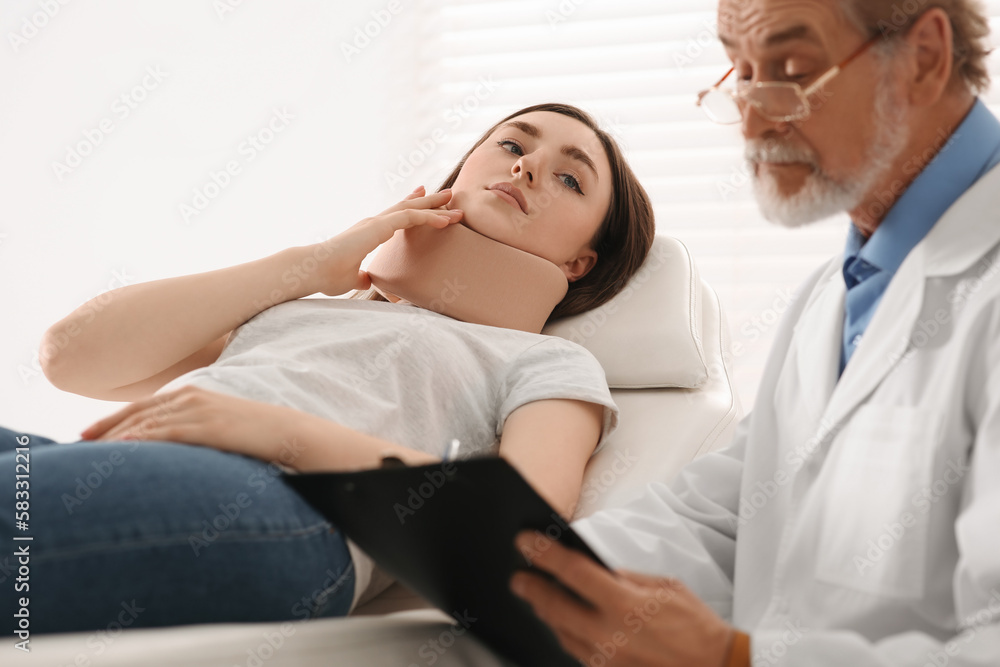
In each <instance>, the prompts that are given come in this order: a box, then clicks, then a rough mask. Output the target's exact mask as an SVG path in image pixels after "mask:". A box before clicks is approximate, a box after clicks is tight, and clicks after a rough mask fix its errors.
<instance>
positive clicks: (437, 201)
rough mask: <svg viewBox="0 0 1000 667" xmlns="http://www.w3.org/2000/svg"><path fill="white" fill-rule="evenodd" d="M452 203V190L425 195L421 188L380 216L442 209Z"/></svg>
mask: <svg viewBox="0 0 1000 667" xmlns="http://www.w3.org/2000/svg"><path fill="white" fill-rule="evenodd" d="M449 201H451V190H442V191H441V192H432V193H431V194H429V195H428V194H425V191H424V189H423V186H420V187H419V188H417V189H416V190H414V191H413V192H411V193H410V194H408V195H407V196H406V198H405V199H403V201H401V202H399V203H398V204H396V205H395V206H390V207H389V208H387V209H386V210H384V211H382V213H380V214H379V215H388V214H390V213H395V212H397V211H404V210H406V209H429V208H441V207H442V206H444V205H445V204H447V203H448V202H449Z"/></svg>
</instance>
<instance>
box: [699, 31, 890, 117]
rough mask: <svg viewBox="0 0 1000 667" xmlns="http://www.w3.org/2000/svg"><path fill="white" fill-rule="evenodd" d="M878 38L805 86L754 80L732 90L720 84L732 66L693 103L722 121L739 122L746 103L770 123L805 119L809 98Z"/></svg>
mask: <svg viewBox="0 0 1000 667" xmlns="http://www.w3.org/2000/svg"><path fill="white" fill-rule="evenodd" d="M881 38H882V35H881V34H879V35H876V36H875V37H873V38H871V39H870V40H868V41H867V42H865V43H864V44H862V45H861V47H860V48H859V49H858V50H857V51H855V52H854V53H852V54H851V55H849V56H848V57H847V59H846V60H844V62H842V63H840V64H839V65H835V66H833V67H831V68H830V69H829V70H827V71H826V73H825V74H823V76H821V77H820V78H818V79H816V82H815V83H813V84H812V85H811V86H809V87H808V88H806V89H805V90H803V89H802V86H800V85H799V84H797V83H794V82H792V81H758V82H757V83H752V84H748V85H747V84H742V82H738V83H737V84H736V90H733V89H732V88H721V87H720V86H722V83H723V82H724V81H725V80H726V79H728V78H729V76H730V75H731V74H732V73H733V72H734V71H736V68H735V67H733V68H731V69H730V70H729V71H728V72H726V75H725V76H724V77H722V78H721V79H719V82H718V83H716V84H715V85H714V86H712V87H711V88H709V89H708V90H703V91H701V92H700V93H698V102H697V104H698V106H700V107H701V108H702V109H704V110H705V113H706V114H707V115H708V117H709V118H710V119H712V120H713V121H715V122H716V123H721V124H722V125H735V124H736V123H739V122H741V121H742V120H743V105H744V104H750V105H751V106H752V107H753V108H754V110H755V111H756V112H757V113H758V114H759V115H760V116H761V117H763V118H765V119H767V120H769V121H771V122H772V123H791V122H795V121H802V120H805V119H806V118H808V117H809V114H811V113H812V111H813V106H812V104H811V103H810V102H809V98H811V97H812V96H813V95H815V94H816V93H817V92H819V90H820V89H821V88H822V87H823V86H825V85H826V84H828V83H830V81H831V80H832V79H833V77H835V76H837V75H838V74H840V72H841V71H842V70H843V69H844V68H845V67H847V66H848V65H849V64H850V62H851V61H852V60H854V59H855V58H857V57H858V56H860V55H861V54H862V53H864V52H865V51H867V50H868V49H870V48H871V47H872V45H873V44H875V42H877V41H878V40H880V39H881Z"/></svg>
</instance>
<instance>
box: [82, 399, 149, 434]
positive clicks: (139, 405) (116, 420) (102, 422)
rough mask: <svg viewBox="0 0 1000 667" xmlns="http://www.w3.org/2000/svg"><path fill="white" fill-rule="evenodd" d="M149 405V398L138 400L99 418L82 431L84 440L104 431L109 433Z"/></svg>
mask: <svg viewBox="0 0 1000 667" xmlns="http://www.w3.org/2000/svg"><path fill="white" fill-rule="evenodd" d="M148 406H149V402H148V399H147V400H145V401H136V402H135V403H130V404H128V405H126V406H125V407H124V408H122V409H121V410H119V411H118V412H114V413H112V414H110V415H108V416H107V417H104V418H102V419H99V420H97V421H96V422H94V423H93V424H91V425H90V426H88V427H87V428H85V429H84V430H83V431H82V432H81V433H80V435H81V437H82V438H83V439H84V440H93V439H96V438H98V437H100V436H101V435H103V434H104V433H107V432H108V431H109V430H110V429H113V428H114V427H115V426H116V425H118V424H120V423H122V422H123V421H125V420H126V419H128V418H129V417H131V416H132V415H134V414H136V413H137V412H141V411H143V410H145V409H146V408H147V407H148Z"/></svg>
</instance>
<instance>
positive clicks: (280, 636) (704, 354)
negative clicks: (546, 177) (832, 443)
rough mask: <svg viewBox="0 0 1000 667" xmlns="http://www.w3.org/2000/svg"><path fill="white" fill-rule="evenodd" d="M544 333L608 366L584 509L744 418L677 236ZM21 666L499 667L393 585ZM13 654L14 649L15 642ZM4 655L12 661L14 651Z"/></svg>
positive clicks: (614, 496)
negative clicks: (607, 434) (606, 415)
mask: <svg viewBox="0 0 1000 667" xmlns="http://www.w3.org/2000/svg"><path fill="white" fill-rule="evenodd" d="M543 333H545V334H550V335H554V336H561V337H564V338H567V339H569V340H572V341H574V342H577V343H579V344H581V345H583V346H584V347H586V348H588V349H589V350H590V351H591V352H592V353H593V354H594V355H595V356H596V357H597V359H598V360H599V361H600V362H601V364H602V365H603V367H604V369H605V371H606V374H607V378H608V384H609V386H610V387H611V389H612V395H613V397H614V399H615V402H616V403H617V404H618V406H619V408H620V409H621V421H620V426H619V429H618V430H617V431H616V432H615V433H614V434H613V435H612V436H611V438H610V439H609V440H608V442H607V443H606V444H605V446H604V448H603V449H602V450H601V451H600V452H599V453H598V454H597V455H595V456H594V457H593V458H592V459H591V461H590V463H589V465H588V467H587V470H586V476H585V478H584V485H583V491H582V493H581V503H580V506H579V508H578V511H577V513H576V515H575V516H576V518H580V517H583V516H586V515H589V514H591V513H592V512H594V511H597V510H599V509H602V508H608V507H617V506H620V505H623V504H625V503H627V502H628V501H629V500H631V499H633V498H635V497H636V496H638V495H639V494H640V493H641V492H642V490H643V489H644V487H645V486H646V485H647V484H648V483H650V482H665V481H669V480H670V479H671V478H672V477H673V476H674V475H675V473H676V472H677V471H678V470H679V469H680V467H682V466H683V465H684V464H685V463H687V462H688V461H690V460H692V459H694V458H695V457H697V456H699V455H701V454H704V453H706V452H708V451H712V450H715V449H719V448H721V447H723V446H724V445H726V444H727V443H728V441H729V439H730V438H731V436H732V433H733V430H734V428H735V426H736V422H737V421H738V419H739V418H740V417H741V416H742V414H741V407H740V404H739V400H738V398H737V396H736V394H735V392H734V390H733V386H732V382H731V360H730V358H729V356H728V352H729V342H728V330H727V325H726V320H725V316H724V314H723V312H722V309H721V307H720V304H719V300H718V297H717V296H716V294H715V292H714V291H713V290H712V288H711V287H710V286H709V285H708V284H706V283H705V282H704V281H703V280H702V279H701V278H700V276H699V274H698V271H697V268H696V267H695V265H694V263H693V262H692V260H691V256H690V253H689V252H688V250H687V248H685V247H684V245H683V244H682V243H680V242H679V241H677V240H676V239H673V238H670V237H666V236H657V237H656V241H655V243H654V245H653V250H652V252H651V253H650V256H649V258H648V259H647V261H646V263H645V264H644V265H643V267H642V269H640V271H639V272H638V273H637V274H636V276H635V277H634V278H633V280H632V281H631V282H630V284H629V286H628V287H627V288H626V289H625V290H624V291H623V292H622V293H621V294H619V295H618V296H617V297H615V299H614V300H612V301H611V302H609V303H608V304H605V306H603V307H601V308H599V309H596V310H594V311H590V312H588V313H584V314H582V315H578V316H575V317H572V318H567V319H564V320H562V321H559V322H556V323H554V324H551V325H549V326H548V327H547V328H546V329H545V330H544V331H543ZM31 648H32V651H31V653H30V654H21V655H15V656H12V663H13V664H25V665H45V666H46V667H62V666H68V665H74V666H76V665H80V666H81V667H89V666H96V667H112V666H114V667H126V666H128V667H133V666H136V665H171V666H173V665H176V666H177V667H182V666H183V667H192V666H202V665H204V666H209V665H212V666H216V665H220V666H225V667H230V666H233V665H241V666H245V667H263V666H266V667H284V666H288V667H291V666H294V667H321V666H323V667H325V666H327V665H331V666H332V665H336V666H337V667H348V666H350V667H353V666H358V667H362V666H363V667H379V666H383V665H384V666H387V667H388V666H393V667H423V666H425V665H427V666H429V665H436V666H437V667H447V666H450V665H482V666H499V665H508V664H509V663H507V662H505V661H503V660H501V659H499V658H497V657H496V656H495V655H494V654H493V653H491V652H490V651H489V650H488V649H486V648H485V647H484V646H483V645H482V644H481V643H480V642H478V641H477V640H476V639H475V638H474V637H471V636H470V635H469V633H467V632H465V630H464V627H463V626H462V625H461V624H459V623H456V622H455V621H454V619H452V618H450V617H449V616H447V615H445V614H444V613H443V612H439V611H437V610H435V609H432V608H430V607H428V605H427V604H426V603H425V602H424V601H423V600H422V599H420V598H419V597H417V596H416V595H414V594H412V593H410V592H409V591H408V590H407V589H406V588H405V587H403V586H402V585H401V584H398V583H396V584H393V585H392V586H390V587H389V588H388V589H386V590H385V591H383V592H382V593H381V594H380V595H378V596H377V597H375V598H374V599H372V600H370V601H369V602H367V603H366V604H364V605H362V606H361V607H359V608H358V609H357V610H355V612H354V614H353V615H352V616H351V617H348V618H344V619H316V620H307V621H298V620H295V621H290V622H287V623H231V624H230V623H220V624H205V625H191V626H178V627H171V628H155V629H131V630H125V631H121V632H119V633H117V634H110V633H105V632H97V633H73V634H64V635H38V636H36V637H33V638H32V640H31ZM7 653H8V655H9V654H10V653H19V652H17V651H9V652H7ZM3 663H4V664H11V663H9V662H7V660H6V659H5V660H4V661H3Z"/></svg>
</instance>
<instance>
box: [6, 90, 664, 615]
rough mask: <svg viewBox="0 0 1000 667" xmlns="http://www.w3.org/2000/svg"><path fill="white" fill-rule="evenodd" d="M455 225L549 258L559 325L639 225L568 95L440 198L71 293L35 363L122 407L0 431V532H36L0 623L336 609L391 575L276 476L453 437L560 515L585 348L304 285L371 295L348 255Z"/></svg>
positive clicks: (55, 379) (597, 438) (519, 117)
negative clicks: (227, 262) (316, 237)
mask: <svg viewBox="0 0 1000 667" xmlns="http://www.w3.org/2000/svg"><path fill="white" fill-rule="evenodd" d="M460 222H461V223H462V224H465V225H467V226H468V227H470V228H472V229H474V230H475V231H477V232H479V233H480V234H482V235H483V236H486V237H489V238H490V239H493V240H495V241H498V242H500V243H502V244H505V245H507V246H512V247H514V248H517V249H519V250H522V251H525V252H527V253H530V254H531V255H533V256H536V257H540V258H544V259H545V260H547V261H549V262H551V263H552V264H554V265H555V266H557V267H558V268H559V270H560V271H561V272H562V273H563V275H564V276H565V278H566V280H567V281H568V282H569V285H570V287H569V291H568V292H567V294H566V297H565V298H564V299H563V300H562V301H561V302H560V303H559V304H558V305H557V306H556V307H555V309H554V310H553V311H552V315H551V317H552V318H555V317H562V316H565V315H570V314H574V313H579V312H583V311H586V310H588V309H590V308H593V307H595V306H598V305H600V304H602V303H604V302H606V301H607V300H608V299H610V298H611V297H612V296H614V294H616V293H617V292H618V291H619V290H620V289H621V288H622V287H624V285H625V283H626V282H627V281H628V279H629V278H630V277H631V276H632V275H633V274H634V272H635V271H636V270H637V269H638V268H639V266H640V265H641V263H642V261H643V259H644V258H645V256H646V253H647V251H648V250H649V247H650V245H651V243H652V237H653V216H652V210H651V206H650V204H649V200H648V198H647V196H646V193H645V192H644V190H643V189H642V187H641V186H640V185H639V183H638V182H637V180H636V179H635V177H634V175H633V173H632V172H631V170H630V169H629V167H628V165H627V164H626V163H625V161H624V159H623V158H622V155H621V153H620V151H619V149H618V147H617V145H616V144H615V142H614V141H613V140H612V139H611V138H610V137H609V136H608V135H607V134H606V133H604V132H603V131H601V130H600V129H599V128H598V127H597V125H596V124H595V123H594V121H593V120H592V119H591V118H590V117H589V116H587V115H586V114H584V113H583V112H582V111H580V110H578V109H575V108H573V107H569V106H565V105H555V104H549V105H539V106H535V107H529V108H527V109H523V110H521V111H519V112H517V113H515V114H512V115H511V116H509V117H508V118H505V119H504V120H503V121H501V122H500V123H498V124H497V125H496V126H494V127H493V128H491V129H490V130H489V131H488V132H487V133H486V134H485V135H484V136H483V137H482V138H481V139H480V140H479V141H478V142H477V143H476V145H475V146H473V148H472V149H471V150H470V151H469V152H468V153H467V154H466V156H465V157H464V158H463V159H462V161H461V162H460V163H459V165H458V166H457V167H456V169H455V171H454V173H452V174H451V176H450V177H449V178H448V179H447V181H446V182H445V184H444V189H442V190H441V191H439V192H436V193H433V194H429V195H428V194H426V193H425V192H424V191H423V189H422V188H418V189H417V191H415V192H414V193H412V194H411V195H410V196H408V197H407V198H406V199H405V200H404V201H402V202H400V203H399V204H397V205H396V206H393V207H392V208H390V209H388V210H387V211H385V212H383V213H382V214H380V215H378V216H375V217H373V218H368V219H365V220H362V221H361V222H359V223H358V224H356V225H355V226H353V227H351V228H350V229H348V230H347V231H345V232H343V233H342V234H340V235H338V236H336V237H335V238H333V239H331V240H329V241H326V242H323V243H318V244H314V245H309V246H300V247H294V248H289V249H287V250H284V251H281V252H279V253H277V254H275V255H272V256H269V257H266V258H264V259H260V260H257V261H253V262H249V263H246V264H242V265H239V266H235V267H231V268H226V269H220V270H217V271H210V272H207V273H202V274H195V275H189V276H181V277H177V278H170V279H166V280H157V281H152V282H148V283H143V284H137V285H131V286H127V287H123V288H120V289H118V290H115V291H114V292H112V295H113V297H114V298H113V299H112V301H111V302H110V303H106V304H103V305H102V307H101V308H100V309H99V310H98V309H94V308H91V307H89V302H88V304H84V305H83V306H81V307H80V308H78V309H77V310H76V311H74V312H73V313H71V314H70V315H68V316H67V317H66V318H64V319H63V320H61V321H60V322H58V323H56V324H55V325H53V327H52V328H50V330H49V331H48V332H47V333H46V339H45V341H44V342H43V349H45V350H46V351H47V352H48V351H49V350H57V352H56V353H55V354H45V355H43V356H45V357H46V363H45V366H44V370H45V373H46V375H47V377H48V378H49V379H50V380H51V381H52V383H53V384H55V385H56V386H57V387H59V388H61V389H64V390H67V391H72V392H75V393H79V394H82V395H86V396H91V397H94V398H99V399H104V400H112V401H132V403H130V405H128V406H126V407H124V408H123V409H121V410H119V411H118V412H115V413H114V414H112V415H110V416H108V417H106V418H105V419H102V420H100V421H98V422H96V423H95V424H93V425H92V426H90V427H89V428H88V429H86V430H85V431H84V432H83V433H82V434H81V435H82V436H83V438H84V440H82V441H79V442H75V443H69V444H61V445H54V443H52V441H51V440H48V439H45V438H41V437H39V436H34V435H25V434H18V433H15V432H13V431H10V430H7V429H2V430H0V442H2V443H3V452H2V453H0V475H2V476H3V477H4V479H7V480H11V479H14V478H15V469H16V466H17V464H19V463H20V464H23V463H24V462H25V460H26V459H27V458H28V457H26V456H24V454H25V453H26V452H27V453H30V471H31V476H30V487H29V485H28V484H20V483H18V485H17V488H16V489H14V490H13V491H14V493H11V494H9V495H8V494H6V493H5V494H4V495H5V497H7V498H8V500H11V503H10V504H8V505H7V506H8V507H11V506H12V505H13V502H14V501H15V497H14V496H15V494H16V500H19V501H22V502H26V501H30V502H26V504H24V505H22V507H25V508H30V520H31V523H30V531H29V532H28V533H22V532H19V531H18V530H16V529H15V523H14V517H13V516H11V513H10V512H8V513H7V515H0V516H2V518H0V539H5V540H6V541H7V542H8V543H13V542H11V540H10V538H11V536H12V535H13V534H20V535H24V534H32V535H34V536H35V537H34V539H33V541H32V542H30V549H31V560H30V562H31V578H30V591H29V590H27V589H25V590H21V589H17V590H16V592H15V594H14V595H10V594H8V593H9V591H5V592H4V595H3V596H2V598H3V600H4V602H3V609H2V611H3V614H4V616H5V617H6V618H8V619H10V618H12V615H13V614H16V613H17V612H18V609H20V608H21V607H24V606H25V605H23V604H22V602H23V601H22V600H19V598H21V597H27V598H29V601H28V605H27V608H28V609H29V610H30V614H31V619H32V620H31V629H32V630H33V631H34V632H38V633H44V632H67V631H84V630H98V629H102V628H106V627H108V626H109V624H114V623H120V624H121V625H127V626H131V627H137V626H156V625H175V624H191V623H206V622H245V621H274V620H285V619H294V618H313V617H321V616H337V615H344V614H347V613H348V612H349V611H350V610H351V609H353V608H354V607H355V606H356V605H357V604H358V603H359V602H362V601H364V600H367V599H368V598H370V597H371V596H373V595H374V594H377V593H378V592H379V591H380V590H382V589H383V588H384V587H385V585H386V584H387V583H388V582H387V580H385V578H384V577H380V576H378V575H379V574H380V573H379V572H378V571H377V570H374V575H375V581H372V577H373V565H372V563H371V562H370V560H369V559H368V558H367V557H366V556H365V555H364V554H363V553H362V552H360V551H359V550H358V549H357V548H356V547H355V546H354V545H353V544H351V543H349V542H348V541H346V540H345V539H344V538H343V536H342V535H341V534H340V533H339V532H338V531H337V530H336V529H335V528H334V527H333V526H331V525H330V524H329V523H328V522H326V521H325V520H324V518H323V517H322V516H321V515H320V514H319V513H318V512H316V511H315V510H313V509H312V508H311V507H310V506H309V505H308V504H307V503H306V502H305V501H304V500H302V498H301V497H299V496H298V495H297V494H296V493H295V492H294V491H293V490H292V489H291V488H290V487H288V486H287V485H286V484H284V483H283V482H282V481H281V477H280V475H279V473H280V471H281V470H282V469H284V470H288V471H299V472H305V471H319V470H344V469H356V468H366V467H376V466H378V465H379V464H380V461H381V458H382V457H383V456H386V455H394V456H397V457H399V458H401V459H403V460H404V461H406V462H407V463H410V464H425V463H432V462H435V461H439V460H440V459H441V455H442V453H443V451H444V447H445V446H446V445H447V443H449V442H450V441H452V440H453V439H457V440H459V441H460V442H461V444H462V447H463V453H465V454H472V453H476V452H485V451H491V450H492V451H498V453H499V455H500V456H503V457H505V458H506V459H507V460H509V461H510V463H511V464H512V465H514V466H515V467H517V468H518V469H519V470H520V471H521V472H522V474H523V475H524V476H525V478H526V479H527V480H528V481H529V482H530V483H531V484H532V485H534V486H535V487H536V488H537V489H538V491H539V493H541V494H542V495H543V496H544V497H546V498H547V499H548V500H549V501H550V502H551V503H552V505H553V506H554V507H555V508H556V509H558V510H559V511H560V512H562V513H563V514H564V515H566V516H570V515H571V514H572V509H573V507H574V505H575V503H576V501H577V498H578V495H579V492H580V487H581V483H582V477H583V471H584V467H585V465H586V463H587V460H588V458H589V457H590V456H591V455H592V453H593V452H594V450H595V447H596V446H598V444H599V442H601V440H602V439H603V438H604V437H605V436H606V435H607V434H608V433H609V432H610V431H611V430H612V429H613V428H614V426H615V423H616V420H617V408H615V406H614V403H613V402H612V401H611V397H610V393H609V391H608V388H607V385H606V380H605V378H604V373H603V371H602V369H601V368H600V366H599V364H598V363H597V361H596V360H595V359H594V358H593V357H592V356H590V355H589V353H587V352H586V351H585V350H584V349H583V348H581V347H579V346H577V345H574V344H572V343H570V342H568V341H565V340H562V339H559V338H554V337H549V336H542V335H539V334H535V333H529V332H524V331H517V330H513V329H507V328H503V327H490V326H483V325H479V324H471V323H467V322H461V321H458V320H456V319H452V318H449V317H446V316H443V315H440V314H438V313H435V312H432V311H430V310H427V309H424V308H420V307H418V306H415V305H413V304H408V303H405V302H401V303H386V302H378V301H376V300H363V299H321V298H314V299H304V298H302V297H306V296H309V295H313V294H316V293H323V294H325V295H328V296H338V295H342V294H345V293H347V292H349V291H351V290H352V289H353V290H365V289H367V288H369V287H370V286H371V281H370V278H369V276H368V275H367V274H366V272H364V271H361V270H360V265H361V262H362V260H363V259H364V258H365V257H366V256H367V255H368V254H369V253H370V252H371V251H373V250H374V249H375V248H376V247H378V246H379V245H380V244H382V243H384V242H386V241H388V240H389V239H390V238H391V237H392V236H393V234H394V233H395V232H396V231H397V230H400V229H407V228H411V227H419V226H429V227H436V228H444V227H447V226H449V225H453V224H456V223H460ZM546 266H547V265H546ZM497 279H498V280H499V279H500V277H497ZM541 443H544V446H542V445H541ZM18 448H20V451H15V450H17V449H18ZM19 471H23V468H22V469H21V470H19ZM4 487H5V488H10V487H9V486H8V483H6V482H5V483H4ZM498 493H500V492H499V491H498ZM0 562H2V561H0ZM15 569H16V568H15ZM0 574H2V573H0ZM14 583H15V582H14V577H13V576H8V578H7V581H6V582H5V583H4V585H5V586H10V587H11V588H12V589H13V588H14V586H13V584H14ZM12 604H13V605H16V606H14V607H13V608H12V607H11V605H12Z"/></svg>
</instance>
